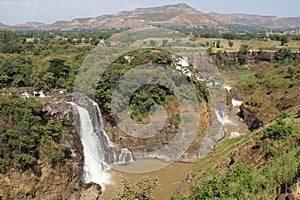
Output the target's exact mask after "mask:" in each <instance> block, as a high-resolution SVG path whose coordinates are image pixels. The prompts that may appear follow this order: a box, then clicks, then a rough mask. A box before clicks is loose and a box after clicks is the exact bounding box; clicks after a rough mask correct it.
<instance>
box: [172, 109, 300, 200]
mask: <svg viewBox="0 0 300 200" xmlns="http://www.w3.org/2000/svg"><path fill="white" fill-rule="evenodd" d="M296 115H297V114H292V116H287V115H286V114H282V115H281V117H279V119H278V121H277V122H275V123H273V124H271V125H270V126H268V127H266V128H265V129H262V130H260V131H256V132H254V133H251V134H248V135H246V136H243V137H241V138H234V139H229V140H225V141H222V142H220V143H219V144H218V145H217V148H216V151H215V153H214V155H212V156H208V157H206V158H203V159H201V160H199V161H198V162H197V163H196V168H195V173H196V174H195V175H196V177H198V178H197V181H195V182H194V183H193V184H192V185H191V190H190V191H191V193H190V195H189V197H185V198H182V197H172V198H171V199H174V200H175V199H177V200H178V199H182V200H183V199H186V200H187V199H191V200H192V199H195V200H196V199H274V198H275V196H276V195H277V194H280V193H285V192H290V188H291V186H293V185H294V184H295V183H296V182H297V180H298V179H299V174H300V173H299V172H300V171H299V170H300V166H299V159H300V147H299V141H298V139H299V134H300V132H299V129H298V128H299V119H297V118H295V116H296ZM274 127H277V128H278V130H279V132H280V134H279V132H274ZM284 130H290V132H289V134H286V135H285V134H284V135H283V137H282V135H281V133H282V132H281V131H283V133H286V132H285V131H284ZM259 135H261V139H260V140H256V142H255V146H252V145H251V140H253V139H255V138H257V137H258V136H259ZM266 135H268V136H270V137H266ZM275 135H276V136H275ZM278 135H280V136H279V137H278ZM273 136H275V137H273ZM270 139H271V140H270ZM235 151H245V152H248V153H247V155H248V157H250V158H251V159H253V160H256V161H259V162H257V163H265V164H263V165H259V166H257V164H253V163H251V164H250V163H247V162H253V161H245V160H247V159H245V158H243V157H241V158H237V157H234V158H233V159H234V160H235V161H234V162H232V163H231V164H232V165H230V166H228V165H227V167H226V166H224V165H226V164H224V160H226V159H224V158H226V157H229V156H233V155H232V152H235ZM256 151H258V152H259V153H258V154H253V153H250V152H256ZM262 152H265V154H266V155H265V156H263V157H257V155H259V154H262ZM265 160H266V161H267V162H266V161H265ZM231 161H232V158H231ZM221 166H223V167H221ZM205 168H206V169H207V168H209V170H206V169H205ZM202 172H205V173H203V174H202Z"/></svg>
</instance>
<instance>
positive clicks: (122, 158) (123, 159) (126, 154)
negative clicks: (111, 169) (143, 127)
mask: <svg viewBox="0 0 300 200" xmlns="http://www.w3.org/2000/svg"><path fill="white" fill-rule="evenodd" d="M130 162H133V157H132V153H131V151H130V150H129V149H127V148H123V149H121V153H120V154H119V157H118V160H117V161H116V160H115V163H116V164H125V163H130Z"/></svg>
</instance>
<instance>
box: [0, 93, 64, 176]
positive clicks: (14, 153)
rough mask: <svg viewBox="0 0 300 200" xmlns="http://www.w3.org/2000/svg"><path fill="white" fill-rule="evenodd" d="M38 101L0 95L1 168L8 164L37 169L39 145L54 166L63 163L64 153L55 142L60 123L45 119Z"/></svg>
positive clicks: (18, 167)
mask: <svg viewBox="0 0 300 200" xmlns="http://www.w3.org/2000/svg"><path fill="white" fill-rule="evenodd" d="M41 108H42V106H41V104H40V103H39V102H38V101H37V100H36V99H33V98H29V99H25V98H22V97H17V96H0V145H1V148H0V170H1V172H2V173H3V172H5V171H6V169H7V168H8V167H16V168H17V169H19V170H22V171H24V170H27V169H32V170H33V171H35V172H38V170H39V167H38V165H37V160H38V159H39V158H40V153H41V152H40V148H39V147H40V146H41V147H42V150H43V153H44V154H45V155H46V156H47V157H48V159H49V161H50V163H52V164H53V165H55V164H58V163H62V162H63V160H64V154H63V152H62V149H61V148H60V147H59V145H58V144H57V142H58V140H59V138H60V136H61V134H62V132H63V130H62V125H61V122H53V121H48V122H47V121H45V120H43V118H42V113H41V110H42V109H41Z"/></svg>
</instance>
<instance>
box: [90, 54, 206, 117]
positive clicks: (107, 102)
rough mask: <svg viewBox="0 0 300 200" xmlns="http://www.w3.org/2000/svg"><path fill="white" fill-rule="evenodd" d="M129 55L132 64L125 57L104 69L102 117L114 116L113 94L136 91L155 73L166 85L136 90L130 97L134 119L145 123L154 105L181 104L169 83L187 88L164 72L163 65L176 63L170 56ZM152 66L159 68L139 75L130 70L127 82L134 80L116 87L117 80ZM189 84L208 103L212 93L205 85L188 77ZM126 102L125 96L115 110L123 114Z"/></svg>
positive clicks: (100, 87)
mask: <svg viewBox="0 0 300 200" xmlns="http://www.w3.org/2000/svg"><path fill="white" fill-rule="evenodd" d="M128 56H131V58H132V59H131V61H130V62H128V61H127V60H125V59H124V58H123V57H120V58H118V59H117V60H116V61H115V62H113V63H112V64H111V65H110V66H109V67H108V68H107V69H106V70H105V72H104V74H103V76H102V77H101V79H100V80H99V82H98V86H97V91H96V99H97V102H98V103H99V105H100V107H101V111H102V112H103V114H105V115H107V116H112V113H111V106H112V105H111V97H112V94H113V91H115V92H116V93H118V95H122V92H123V91H125V90H128V88H135V85H136V84H138V83H145V82H147V80H148V79H149V80H151V79H150V78H149V77H153V74H155V75H156V76H157V78H158V79H159V80H161V82H164V83H166V84H161V85H159V84H146V85H143V86H141V87H139V88H138V89H137V90H136V91H134V93H133V94H130V95H131V97H130V105H129V108H130V110H129V111H130V113H131V117H132V118H133V119H134V120H136V121H144V120H145V118H147V117H148V116H149V111H150V108H152V106H153V105H155V104H158V105H161V106H163V107H167V106H170V105H176V104H177V105H178V100H177V98H176V97H175V95H174V93H173V92H172V87H175V86H174V85H171V86H170V84H168V83H172V84H176V87H178V88H180V89H181V90H182V91H184V90H185V88H184V87H185V86H184V84H182V83H181V82H182V81H181V80H180V79H179V78H178V77H176V76H177V75H176V74H175V73H174V74H166V73H162V72H165V68H164V67H165V66H164V65H171V63H172V62H173V59H172V56H171V54H170V53H168V52H166V51H162V50H153V49H141V50H138V51H133V52H130V53H129V54H128ZM149 63H156V64H157V67H152V66H151V65H149V70H147V67H148V66H147V67H146V68H143V69H138V72H136V73H138V74H136V73H135V72H133V71H131V73H127V74H126V75H127V78H128V80H132V81H127V82H124V83H122V84H120V85H118V86H117V87H116V85H117V83H118V81H119V80H120V79H121V78H122V76H123V75H124V74H125V73H126V72H128V71H129V70H131V69H133V68H135V67H137V66H140V65H143V64H149ZM141 74H143V76H141ZM147 74H149V76H147ZM181 77H182V76H181ZM174 80H178V81H174ZM187 81H189V82H190V84H191V85H192V87H193V89H194V90H195V93H196V95H197V97H198V99H199V101H201V100H207V101H208V96H209V93H208V90H207V88H206V87H205V85H204V84H203V83H200V82H198V81H195V82H193V81H191V79H189V78H187ZM174 82H176V83H174ZM165 85H168V86H169V87H170V88H167V87H166V86H165ZM118 91H120V92H118ZM187 98H188V97H187ZM124 99H125V97H124V98H122V97H121V98H119V99H118V102H115V105H114V106H116V107H115V108H116V109H117V110H118V111H120V112H121V111H123V110H124V107H126V106H128V105H127V104H126V103H127V102H123V100H124ZM124 101H125V100H124ZM177 107H178V106H177ZM172 114H177V113H172ZM169 117H172V116H169Z"/></svg>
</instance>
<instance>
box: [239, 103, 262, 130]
mask: <svg viewBox="0 0 300 200" xmlns="http://www.w3.org/2000/svg"><path fill="white" fill-rule="evenodd" d="M240 110H241V112H240V115H241V117H242V118H243V119H244V122H245V123H246V124H247V126H248V128H249V129H250V130H254V129H257V128H259V127H261V126H263V124H264V123H263V121H262V119H261V118H260V117H259V112H258V104H257V103H255V102H252V101H251V100H246V101H244V102H243V104H242V105H241V107H240Z"/></svg>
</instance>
